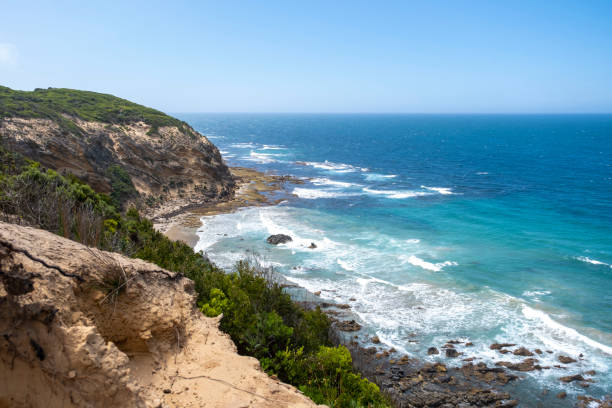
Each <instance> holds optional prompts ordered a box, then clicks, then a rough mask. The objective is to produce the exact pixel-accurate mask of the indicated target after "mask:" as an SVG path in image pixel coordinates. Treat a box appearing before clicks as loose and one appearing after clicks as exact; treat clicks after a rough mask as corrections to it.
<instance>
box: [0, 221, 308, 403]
mask: <svg viewBox="0 0 612 408" xmlns="http://www.w3.org/2000/svg"><path fill="white" fill-rule="evenodd" d="M194 301H195V294H194V290H193V282H192V281H191V280H189V279H187V278H185V277H183V276H181V275H180V274H176V273H173V272H169V271H166V270H164V269H161V268H159V267H157V266H156V265H153V264H150V263H147V262H144V261H141V260H136V259H130V258H126V257H123V256H121V255H118V254H114V253H109V252H104V251H99V250H97V249H93V248H89V247H86V246H83V245H81V244H78V243H76V242H74V241H69V240H67V239H64V238H61V237H59V236H56V235H54V234H51V233H49V232H46V231H42V230H37V229H34V228H29V227H21V226H17V225H13V224H6V223H1V222H0V407H2V408H5V407H44V408H55V407H58V408H59V407H239V406H241V407H246V406H249V407H251V406H253V407H276V406H282V407H284V406H293V407H310V406H315V405H314V404H313V403H312V401H310V400H309V399H308V398H306V397H304V396H303V395H302V394H300V393H299V392H298V391H297V390H295V389H294V388H293V387H291V386H288V385H286V384H283V383H281V382H279V381H277V380H274V379H272V378H270V377H268V376H267V375H266V374H265V373H264V372H262V371H261V370H260V368H259V363H258V361H257V360H256V359H254V358H251V357H245V356H239V355H238V354H237V353H236V350H235V346H234V344H233V343H232V341H231V339H230V338H229V337H228V336H227V335H226V334H224V333H222V332H220V331H219V329H218V320H217V319H211V318H207V317H204V316H203V315H202V313H200V312H199V311H198V310H197V309H195V307H194Z"/></svg>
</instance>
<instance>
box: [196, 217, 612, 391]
mask: <svg viewBox="0 0 612 408" xmlns="http://www.w3.org/2000/svg"><path fill="white" fill-rule="evenodd" d="M311 214H312V213H311ZM218 217H226V218H225V219H223V220H219V218H218ZM308 219H310V218H309V217H304V212H303V210H299V211H298V210H297V209H291V208H290V207H269V208H261V209H260V208H258V209H245V210H240V211H239V212H237V213H233V214H229V215H219V216H214V217H208V218H207V222H206V223H207V227H206V232H207V233H206V234H205V236H204V237H203V238H204V239H206V238H208V237H210V238H211V239H212V240H218V241H219V242H220V244H219V246H212V247H211V246H209V247H208V248H212V249H213V252H212V253H211V252H209V255H210V256H211V259H213V261H215V262H217V259H219V257H220V258H221V260H222V262H221V264H223V265H229V266H230V267H231V265H233V264H234V263H235V262H236V260H237V259H240V257H241V255H240V252H239V251H235V250H233V249H234V248H235V246H236V243H237V242H238V241H237V239H238V237H244V238H245V239H247V241H248V240H249V239H254V241H256V242H264V240H265V236H266V234H267V233H285V234H288V235H290V236H292V237H293V238H294V241H293V242H291V243H289V246H288V245H283V246H279V247H270V248H269V249H268V250H266V256H267V257H268V262H267V263H266V265H270V266H275V267H277V268H279V272H281V273H283V274H284V275H285V277H286V278H287V279H288V280H290V281H292V282H294V283H297V284H299V285H300V286H302V287H304V288H306V289H307V290H310V291H311V292H316V291H320V290H321V291H322V294H321V296H322V297H324V298H326V299H330V300H334V301H337V302H339V303H350V304H351V308H352V309H353V311H354V312H355V313H356V315H357V318H358V319H359V320H360V322H361V323H362V324H363V325H364V327H366V330H371V331H372V333H376V334H377V335H378V336H379V338H380V339H381V340H382V339H384V341H385V344H387V343H388V344H389V346H391V347H395V348H396V349H397V350H402V352H404V350H405V354H410V355H418V356H420V357H422V358H425V359H427V358H428V357H427V356H426V355H425V354H426V348H427V347H428V346H430V345H439V344H443V342H445V341H447V340H448V339H449V337H448V336H451V334H450V333H456V335H452V336H453V338H464V337H466V338H469V341H473V342H474V344H475V346H474V347H473V350H472V348H469V349H461V350H460V351H461V352H465V353H466V355H465V357H471V356H479V357H482V358H483V361H485V362H487V363H490V362H493V363H494V362H496V361H498V360H496V359H499V356H498V355H497V354H496V353H495V352H492V351H491V350H490V349H489V347H488V345H489V344H491V342H493V341H498V342H510V343H520V344H521V345H523V346H525V347H527V348H529V349H535V348H541V349H543V350H544V349H549V350H553V351H554V353H553V354H550V355H548V354H546V355H544V356H541V357H539V359H541V364H542V365H550V366H552V365H554V364H558V363H555V360H556V358H557V356H558V355H559V354H565V355H570V356H574V357H576V358H577V356H578V355H579V354H580V353H584V355H585V357H584V358H583V359H582V360H581V364H582V365H583V367H584V370H587V369H595V370H596V371H597V372H598V373H601V374H600V375H602V376H603V377H602V383H603V378H605V376H607V375H608V373H609V368H607V367H606V366H605V365H606V361H607V360H606V357H603V356H602V355H601V352H603V353H606V352H607V351H609V349H610V347H609V346H607V345H606V344H609V342H608V341H607V340H605V339H607V337H606V334H605V333H604V334H600V333H597V334H596V335H595V336H596V337H593V336H591V335H589V334H588V333H586V332H585V333H584V334H582V333H580V332H578V330H574V329H571V328H568V327H565V326H563V325H562V324H561V323H558V322H556V321H554V320H553V319H552V318H551V317H550V316H548V315H547V314H545V313H544V312H540V311H539V310H538V309H534V308H533V306H532V305H529V306H532V307H529V306H527V307H529V308H528V309H525V308H524V306H526V305H527V303H526V300H522V299H520V298H514V297H512V296H509V295H505V294H503V293H497V292H495V291H493V290H489V289H484V290H483V291H479V292H477V293H469V292H464V291H461V290H457V289H456V288H447V287H444V286H440V285H438V284H437V283H433V282H430V281H431V279H428V278H427V276H428V275H429V276H432V275H430V274H423V272H421V273H419V271H421V270H426V271H431V269H426V268H422V267H421V266H419V267H418V268H414V269H415V271H414V272H410V274H405V272H402V268H401V267H400V266H399V265H398V264H400V262H397V261H394V259H397V257H393V259H390V260H388V263H385V262H386V261H382V260H383V259H385V258H383V257H386V258H389V252H388V251H389V250H390V249H392V248H394V247H393V246H389V245H388V243H387V241H388V239H381V244H380V245H379V244H377V245H376V247H375V248H374V247H372V248H368V246H364V245H363V244H357V245H356V244H354V242H360V241H351V240H349V235H347V236H343V235H338V234H337V233H335V232H332V231H330V234H333V235H330V236H329V237H330V238H333V239H334V241H332V240H330V239H329V238H328V237H327V236H326V235H327V234H328V233H327V232H326V231H325V229H326V227H325V224H323V223H321V222H320V221H321V220H320V219H316V218H315V219H312V221H310V222H309V221H306V220H308ZM370 234H371V235H370V239H369V240H368V244H370V243H372V242H374V241H376V238H377V235H380V234H374V235H372V233H371V232H370ZM211 235H212V237H211ZM350 235H354V232H352V233H351V234H350ZM249 237H251V238H249ZM226 240H229V241H228V242H225V241H226ZM313 241H314V242H316V243H317V247H318V248H317V250H315V251H312V250H308V249H306V247H307V245H309V244H310V242H313ZM398 242H399V240H398ZM401 243H403V244H404V245H405V246H404V247H403V248H397V249H394V250H397V251H400V250H403V251H405V250H406V249H407V245H408V243H407V242H406V239H404V240H401ZM413 245H414V244H412V245H411V246H413ZM203 246H205V245H203ZM383 247H384V250H381V249H380V248H383ZM419 247H420V245H419ZM222 248H227V249H226V251H228V252H231V253H230V254H228V255H227V256H223V254H215V251H217V250H223V249H222ZM266 248H267V247H266ZM196 249H197V248H196ZM421 252H422V251H421ZM291 254H293V255H291ZM291 256H298V257H299V258H298V259H300V261H299V263H300V268H299V269H296V270H293V269H292V266H293V265H295V264H294V261H292V259H293V258H291ZM415 258H417V257H416V256H415ZM406 259H409V257H408V255H406ZM413 259H414V258H413ZM426 259H427V258H426ZM421 261H423V260H421ZM423 262H426V261H423ZM427 264H429V266H431V265H434V266H442V267H446V266H448V265H449V264H450V262H449V261H447V262H439V263H433V262H427V263H426V264H425V265H427ZM445 264H447V265H445ZM389 267H394V268H397V269H389ZM388 270H392V273H388V274H386V275H385V276H381V275H380V274H379V273H380V272H381V271H388ZM404 271H405V269H404ZM415 274H416V275H415ZM372 275H374V276H372ZM377 275H378V277H375V276H377ZM402 276H404V277H405V278H402ZM419 276H420V277H421V278H420V279H424V280H425V281H427V282H429V283H424V282H423V281H421V282H419V281H418V280H419ZM381 277H382V278H384V279H380V278H381ZM415 278H416V279H417V282H414V280H415ZM403 279H405V280H403ZM409 282H414V283H409ZM538 291H540V290H539V289H538ZM538 295H539V293H538ZM351 298H354V299H353V300H352V301H351V300H350V299H351ZM528 300H529V301H533V299H528ZM411 333H416V334H417V335H418V340H419V343H411V342H410V340H412V339H414V337H411V336H413V334H411ZM491 333H495V337H491V335H490V334H491ZM602 339H603V340H602ZM466 341H467V340H466ZM593 348H596V349H597V350H598V351H597V352H596V351H595V350H594V349H593ZM487 353H489V354H487ZM504 358H508V359H509V360H512V362H515V360H513V359H519V357H518V356H512V355H509V356H505V357H504ZM557 374H558V373H557V372H555V374H554V377H555V378H551V379H547V378H544V377H542V378H539V377H538V378H537V380H538V381H544V382H546V386H549V385H548V381H549V380H550V381H552V382H553V384H557V383H558V376H560V374H559V375H557ZM526 375H532V374H526ZM533 375H534V376H536V375H539V374H538V373H533ZM551 375H552V374H551ZM568 392H569V391H568Z"/></svg>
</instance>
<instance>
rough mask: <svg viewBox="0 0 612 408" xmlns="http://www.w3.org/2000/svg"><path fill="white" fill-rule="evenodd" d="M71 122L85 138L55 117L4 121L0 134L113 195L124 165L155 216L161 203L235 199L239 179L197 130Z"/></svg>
mask: <svg viewBox="0 0 612 408" xmlns="http://www.w3.org/2000/svg"><path fill="white" fill-rule="evenodd" d="M67 119H70V120H71V121H72V122H73V123H74V124H75V127H76V129H78V130H79V132H80V134H78V133H74V132H66V131H65V130H63V129H62V128H61V127H60V126H59V124H58V123H56V122H54V121H52V120H50V119H22V118H5V119H2V120H0V136H2V138H3V139H4V143H6V144H7V145H9V147H10V148H11V149H12V150H15V151H17V152H20V153H22V154H23V155H24V156H26V157H29V158H31V159H33V160H37V161H39V162H40V163H41V164H42V165H43V166H45V167H48V168H51V169H54V170H57V171H59V172H60V173H64V172H69V173H72V174H74V175H75V176H77V177H79V178H80V179H82V180H83V181H85V182H86V183H87V184H89V185H90V186H92V187H93V188H94V189H95V190H96V191H98V192H102V193H109V192H110V191H111V180H110V178H109V175H108V173H107V171H108V168H109V166H112V165H119V166H121V167H122V168H123V169H124V170H125V171H126V172H127V173H128V174H129V176H130V178H131V180H132V183H133V184H134V187H135V188H136V190H137V191H138V193H139V194H140V200H139V204H141V205H143V206H144V207H145V208H147V209H148V210H149V212H150V213H151V214H154V213H156V212H157V211H156V209H157V208H158V207H159V205H160V204H161V203H163V204H164V205H165V206H166V207H168V208H172V207H177V208H178V207H181V206H185V205H189V204H194V203H198V204H201V203H203V202H207V201H217V200H223V199H229V198H231V197H232V196H233V193H234V188H235V182H234V178H233V177H232V175H231V174H230V172H229V169H228V167H227V166H226V165H225V163H224V162H223V159H222V157H221V154H220V153H219V150H218V149H217V148H216V147H215V146H214V145H213V144H212V143H211V142H210V141H209V140H208V139H207V138H206V137H204V136H203V135H201V134H199V133H197V132H195V131H193V133H192V134H187V133H183V132H182V131H180V130H179V129H178V128H177V127H174V126H166V127H161V128H159V129H158V131H157V133H155V134H150V130H151V127H150V126H149V125H147V124H146V123H144V122H134V123H130V124H124V125H115V124H109V123H102V122H89V121H83V120H80V119H77V118H67ZM193 135H195V137H194V136H193ZM151 214H149V213H147V215H149V216H150V215H151ZM157 215H159V214H157Z"/></svg>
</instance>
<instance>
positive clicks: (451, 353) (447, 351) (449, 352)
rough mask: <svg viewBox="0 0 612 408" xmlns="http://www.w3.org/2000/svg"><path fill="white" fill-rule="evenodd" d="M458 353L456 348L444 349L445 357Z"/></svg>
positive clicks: (456, 355)
mask: <svg viewBox="0 0 612 408" xmlns="http://www.w3.org/2000/svg"><path fill="white" fill-rule="evenodd" d="M458 356H459V353H458V352H457V350H455V349H454V348H447V349H446V357H452V358H454V357H458Z"/></svg>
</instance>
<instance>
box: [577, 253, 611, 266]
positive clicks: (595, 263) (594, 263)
mask: <svg viewBox="0 0 612 408" xmlns="http://www.w3.org/2000/svg"><path fill="white" fill-rule="evenodd" d="M574 259H577V260H578V261H582V262H586V263H589V264H591V265H601V266H609V267H610V268H612V265H610V264H608V263H605V262H601V261H598V260H596V259H591V258H589V257H586V256H577V257H575V258H574Z"/></svg>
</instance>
